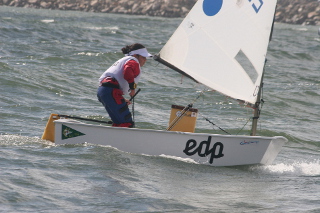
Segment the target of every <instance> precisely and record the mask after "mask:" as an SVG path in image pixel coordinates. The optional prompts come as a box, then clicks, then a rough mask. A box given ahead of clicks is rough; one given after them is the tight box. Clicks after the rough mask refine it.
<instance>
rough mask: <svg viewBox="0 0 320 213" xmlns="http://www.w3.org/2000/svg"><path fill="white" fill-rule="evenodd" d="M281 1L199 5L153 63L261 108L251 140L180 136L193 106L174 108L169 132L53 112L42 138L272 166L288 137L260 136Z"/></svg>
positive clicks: (204, 0)
mask: <svg viewBox="0 0 320 213" xmlns="http://www.w3.org/2000/svg"><path fill="white" fill-rule="evenodd" d="M276 3H277V1H276V0H269V1H264V0H257V1H252V0H232V1H223V0H198V1H197V2H196V4H195V5H194V7H193V8H192V9H191V10H190V12H189V14H188V15H187V16H186V17H185V19H184V20H183V21H182V23H181V24H180V26H179V27H178V28H177V30H176V31H175V32H174V33H173V35H172V36H171V38H170V39H169V40H168V42H167V43H166V44H165V45H164V46H163V48H162V49H161V51H160V52H159V54H157V55H156V56H155V57H154V59H155V60H156V61H158V62H160V63H162V64H164V65H165V66H167V67H169V68H171V69H173V70H175V71H177V72H179V73H181V74H182V75H184V76H187V77H188V78H190V79H192V80H194V81H195V82H198V83H200V84H203V85H205V86H207V87H209V88H211V89H213V90H216V91H218V92H220V93H221V94H223V95H225V96H227V97H230V98H232V99H235V100H237V101H239V102H241V103H243V104H245V105H249V106H251V107H252V108H254V116H253V119H252V120H253V122H252V130H251V134H250V135H222V134H208V133H194V132H193V131H192V130H183V128H182V130H181V129H179V128H178V126H179V125H180V124H181V123H182V124H184V122H186V119H194V118H195V117H196V114H197V111H193V108H192V105H190V106H187V107H184V108H183V109H180V108H179V107H177V108H176V109H175V110H176V111H175V112H174V113H173V119H172V122H171V121H170V125H169V127H168V129H166V130H152V129H139V128H117V127H110V126H105V125H94V124H88V123H85V122H82V121H78V120H77V119H72V117H71V119H70V117H68V116H61V115H57V114H52V115H51V116H50V118H49V121H48V123H47V126H46V129H45V132H44V134H43V137H42V138H43V139H46V140H50V141H53V142H55V143H56V144H79V143H86V142H87V143H90V144H101V145H109V146H112V147H114V148H117V149H119V150H121V151H124V152H129V153H138V154H146V155H164V156H174V157H179V158H186V159H192V160H193V161H194V162H195V163H199V164H208V165H212V166H235V165H252V164H272V162H273V161H274V159H275V158H276V156H277V155H278V153H279V152H280V150H281V148H282V147H283V145H284V144H285V143H286V142H287V139H286V138H284V137H282V136H274V137H263V136H256V129H257V122H258V118H259V114H260V110H259V107H260V106H259V105H260V99H261V97H260V95H261V88H262V80H263V73H264V66H265V63H266V54H267V48H268V44H269V41H270V39H271V35H272V28H273V20H274V14H275V9H276ZM188 113H189V114H188ZM175 116H176V117H175ZM188 116H189V117H188ZM174 117H175V118H174ZM183 119H185V120H183ZM179 122H180V124H179ZM182 126H184V125H182ZM191 129H192V128H191Z"/></svg>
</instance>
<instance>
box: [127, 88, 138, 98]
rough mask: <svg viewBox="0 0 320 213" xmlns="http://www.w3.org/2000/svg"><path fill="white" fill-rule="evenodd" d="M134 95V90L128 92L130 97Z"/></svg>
mask: <svg viewBox="0 0 320 213" xmlns="http://www.w3.org/2000/svg"><path fill="white" fill-rule="evenodd" d="M134 94H136V91H135V90H134V89H133V90H130V93H129V95H130V97H133V96H134Z"/></svg>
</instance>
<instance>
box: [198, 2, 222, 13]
mask: <svg viewBox="0 0 320 213" xmlns="http://www.w3.org/2000/svg"><path fill="white" fill-rule="evenodd" d="M222 3H223V0H203V4H202V7H203V12H204V13H205V14H206V15H207V16H214V15H216V14H217V13H218V12H219V11H220V9H221V7H222Z"/></svg>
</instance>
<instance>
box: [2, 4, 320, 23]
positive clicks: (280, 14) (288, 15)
mask: <svg viewBox="0 0 320 213" xmlns="http://www.w3.org/2000/svg"><path fill="white" fill-rule="evenodd" d="M196 1H197V0H0V5H6V6H12V7H26V8H42V9H51V10H75V11H85V12H97V13H117V14H131V15H148V16H161V17H172V18H174V17H185V16H186V15H187V14H188V12H189V11H190V9H191V8H192V6H193V5H194V4H195V2H196ZM275 21H276V22H281V23H288V24H297V25H320V1H318V0H278V3H277V11H276V17H275Z"/></svg>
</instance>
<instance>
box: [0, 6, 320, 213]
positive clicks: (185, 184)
mask: <svg viewBox="0 0 320 213" xmlns="http://www.w3.org/2000/svg"><path fill="white" fill-rule="evenodd" d="M181 21H182V19H169V18H159V17H147V16H130V15H115V14H102V13H84V12H71V11H56V10H35V9H27V8H13V7H0V34H1V36H0V73H1V78H0V88H1V94H0V119H1V122H0V134H1V135H0V192H1V193H0V212H6V213H7V212H320V198H319V197H320V194H319V191H320V140H319V131H320V125H319V118H320V98H319V95H320V90H319V87H320V82H319V79H320V36H319V35H318V27H317V26H298V25H286V24H279V23H276V24H275V27H274V32H273V39H272V41H271V43H270V46H269V50H268V55H267V58H268V62H267V66H266V73H265V78H264V83H265V84H264V89H263V100H264V104H263V108H262V113H261V118H260V120H259V127H258V134H259V135H264V136H276V135H280V136H284V137H286V138H288V140H289V142H288V143H287V144H286V145H285V146H284V147H283V149H282V151H281V152H280V153H279V155H278V157H277V158H276V159H275V161H274V163H273V164H272V165H268V166H236V167H211V166H206V165H200V164H197V163H196V162H193V161H190V160H188V159H181V158H175V157H168V156H146V155H138V154H131V153H125V152H122V151H121V150H117V149H114V148H112V147H108V146H99V145H92V144H81V145H59V146H56V145H54V144H52V143H51V142H48V141H43V140H41V139H40V138H41V135H42V133H43V130H44V127H45V125H46V122H47V119H48V117H49V115H50V113H59V114H67V115H74V116H79V117H85V118H90V119H98V120H109V117H108V115H107V113H106V112H105V110H104V108H103V107H102V105H101V104H100V103H99V102H98V101H97V98H96V90H97V87H98V78H99V76H100V75H101V74H102V73H103V72H104V71H105V70H106V69H107V68H108V67H109V66H110V65H111V64H112V63H113V62H115V61H116V60H118V59H119V58H121V57H122V56H123V55H122V53H121V48H122V47H123V46H125V45H127V44H131V43H135V42H139V43H142V44H144V45H145V46H146V47H147V48H148V50H149V51H150V52H151V53H158V52H159V51H160V49H161V48H162V46H163V45H164V44H165V43H166V41H167V40H168V39H169V37H170V35H171V34H172V33H173V32H174V30H175V29H176V28H177V26H178V25H179V24H180V22H181ZM208 69H211V68H208ZM139 88H141V92H140V93H139V94H138V96H137V97H136V98H135V103H134V109H133V111H134V115H135V121H136V125H137V127H138V128H150V129H165V128H166V127H167V124H168V121H169V116H170V109H171V105H172V104H176V105H182V106H185V105H187V104H189V103H192V102H194V100H196V101H195V103H194V108H197V109H198V110H199V112H200V115H199V117H198V120H197V130H196V131H197V132H211V133H218V134H225V133H224V132H222V131H220V130H219V128H218V127H220V128H222V129H224V130H226V131H228V132H231V133H233V134H249V130H250V122H251V121H250V118H251V117H252V110H251V109H250V108H245V107H243V106H240V105H238V104H237V103H236V102H234V101H233V100H230V99H228V98H226V97H224V96H221V95H220V94H218V93H217V92H215V91H211V90H210V89H208V88H206V87H204V86H201V85H198V84H196V83H194V82H192V81H191V80H189V79H187V78H186V77H181V75H180V74H178V73H176V72H174V71H172V70H170V69H168V68H166V67H164V66H163V65H161V64H158V63H157V62H155V61H153V60H148V61H147V63H146V65H145V66H144V67H143V74H142V80H141V82H140V83H139ZM202 92H204V94H202ZM200 94H201V96H200V98H198V99H197V97H198V96H199V95H200ZM203 117H206V118H208V119H209V120H210V121H211V122H212V123H214V124H215V126H214V125H212V124H211V123H209V122H207V121H206V120H205V119H204V118H203ZM133 140H134V139H133ZM129 142H130V141H128V143H129ZM172 145H173V146H174V143H173V144H172Z"/></svg>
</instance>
